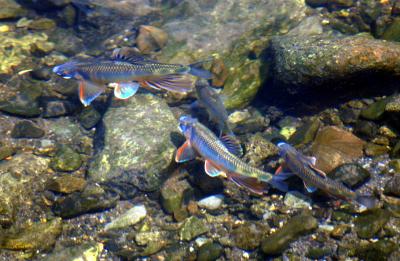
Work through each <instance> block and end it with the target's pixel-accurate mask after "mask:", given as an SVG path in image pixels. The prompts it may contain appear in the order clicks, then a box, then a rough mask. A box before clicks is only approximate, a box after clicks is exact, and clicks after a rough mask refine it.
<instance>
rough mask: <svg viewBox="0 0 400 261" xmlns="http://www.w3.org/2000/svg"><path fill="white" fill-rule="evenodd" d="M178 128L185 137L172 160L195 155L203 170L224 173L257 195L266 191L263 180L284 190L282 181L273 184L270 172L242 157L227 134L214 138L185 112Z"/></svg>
mask: <svg viewBox="0 0 400 261" xmlns="http://www.w3.org/2000/svg"><path fill="white" fill-rule="evenodd" d="M179 129H180V130H181V132H182V134H183V135H184V136H185V138H186V141H185V143H184V144H183V145H182V146H181V147H180V148H178V150H177V152H176V155H175V161H176V162H178V163H182V162H186V161H189V160H193V159H195V158H196V157H197V156H198V155H199V156H201V157H202V158H203V159H204V169H205V172H206V173H207V175H209V176H211V177H218V176H220V177H225V178H227V179H228V180H231V181H233V182H234V183H236V184H237V185H239V186H242V187H245V188H247V189H249V190H250V191H252V192H253V193H256V194H259V195H262V194H263V193H264V192H265V191H266V189H267V183H268V184H270V185H272V186H273V187H275V188H277V189H279V190H281V191H287V185H286V184H284V186H283V187H282V186H280V185H281V184H275V182H274V181H273V175H272V174H270V173H268V172H265V171H262V170H259V169H257V168H255V167H253V166H251V165H249V164H247V163H245V162H244V161H242V160H241V159H240V156H241V155H242V154H243V151H242V148H241V146H240V144H239V143H238V142H237V141H236V140H235V139H232V137H231V136H229V135H226V136H222V137H220V138H218V137H217V136H216V135H215V134H214V133H213V132H212V131H211V130H210V129H208V128H207V127H206V126H204V125H203V124H201V123H200V122H199V121H198V120H197V119H196V118H193V117H191V116H188V115H183V116H181V117H180V119H179Z"/></svg>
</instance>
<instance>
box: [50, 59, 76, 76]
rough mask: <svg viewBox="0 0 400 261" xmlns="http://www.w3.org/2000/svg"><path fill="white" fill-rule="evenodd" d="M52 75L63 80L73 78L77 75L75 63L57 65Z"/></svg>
mask: <svg viewBox="0 0 400 261" xmlns="http://www.w3.org/2000/svg"><path fill="white" fill-rule="evenodd" d="M53 73H55V74H57V75H59V76H61V77H63V78H64V79H71V78H74V77H75V76H76V74H77V67H76V62H67V63H64V64H61V65H57V66H55V67H54V68H53Z"/></svg>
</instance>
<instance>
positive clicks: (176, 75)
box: [53, 49, 211, 106]
mask: <svg viewBox="0 0 400 261" xmlns="http://www.w3.org/2000/svg"><path fill="white" fill-rule="evenodd" d="M198 65H199V63H197V64H193V65H181V64H166V63H160V62H157V61H153V60H148V59H145V58H144V57H143V56H140V55H138V54H136V53H135V54H132V53H129V54H128V51H127V50H126V49H116V50H115V51H114V53H113V56H112V58H111V59H93V60H88V61H70V62H67V63H65V64H62V65H58V66H56V67H54V68H53V72H54V73H56V74H57V75H59V76H61V77H63V78H65V79H71V78H73V79H76V80H78V82H79V99H80V100H81V102H82V103H83V104H84V105H85V106H88V105H89V104H90V103H91V102H92V101H93V100H94V99H96V97H97V96H99V95H100V94H101V93H103V92H104V91H105V89H106V87H107V85H108V86H110V87H114V94H115V96H116V97H117V98H119V99H127V98H129V97H131V96H132V95H134V94H135V93H136V92H137V90H138V89H139V87H140V86H142V87H150V88H152V89H156V90H166V91H171V92H181V93H185V92H189V91H191V90H192V89H193V85H194V81H193V78H192V77H191V75H194V76H198V77H202V78H207V79H209V78H211V73H210V72H209V71H206V70H203V69H200V68H197V67H198Z"/></svg>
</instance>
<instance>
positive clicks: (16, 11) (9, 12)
mask: <svg viewBox="0 0 400 261" xmlns="http://www.w3.org/2000/svg"><path fill="white" fill-rule="evenodd" d="M0 6H1V8H0V20H2V19H14V18H17V17H21V16H24V15H26V13H27V12H26V10H25V9H24V8H22V6H20V5H19V4H17V2H16V1H14V0H0Z"/></svg>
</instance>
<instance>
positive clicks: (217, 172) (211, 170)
mask: <svg viewBox="0 0 400 261" xmlns="http://www.w3.org/2000/svg"><path fill="white" fill-rule="evenodd" d="M204 170H205V171H206V173H207V175H208V176H210V177H218V176H225V172H223V171H222V170H221V169H219V168H218V166H217V165H215V164H214V163H213V162H212V161H211V160H206V161H205V162H204Z"/></svg>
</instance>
